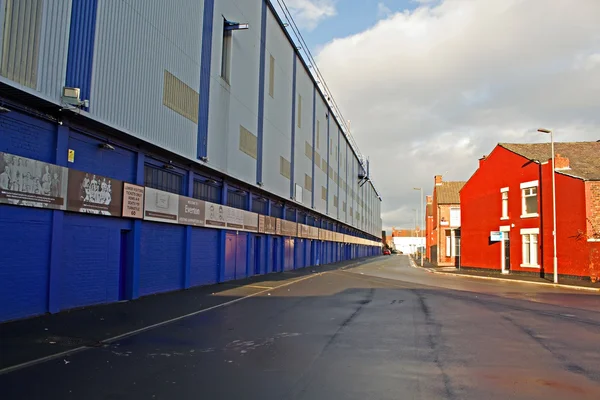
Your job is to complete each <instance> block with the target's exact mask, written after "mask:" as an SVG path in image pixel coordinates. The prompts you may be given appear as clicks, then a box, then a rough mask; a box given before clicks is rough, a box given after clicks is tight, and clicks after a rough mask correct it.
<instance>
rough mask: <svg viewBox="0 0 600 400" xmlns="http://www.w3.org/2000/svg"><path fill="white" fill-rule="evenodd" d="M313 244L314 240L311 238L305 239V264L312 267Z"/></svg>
mask: <svg viewBox="0 0 600 400" xmlns="http://www.w3.org/2000/svg"><path fill="white" fill-rule="evenodd" d="M312 244H313V241H312V240H309V239H305V240H304V266H305V267H310V266H311V265H313V262H312Z"/></svg>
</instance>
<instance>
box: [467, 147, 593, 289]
mask: <svg viewBox="0 0 600 400" xmlns="http://www.w3.org/2000/svg"><path fill="white" fill-rule="evenodd" d="M555 152H556V172H555V179H556V219H557V229H556V231H557V232H556V236H557V237H556V239H557V253H558V274H559V275H561V276H576V277H582V278H587V279H589V278H591V279H593V280H595V279H596V278H597V277H598V275H600V157H599V156H598V155H599V154H600V143H598V142H578V143H556V151H555ZM551 158H552V154H551V149H550V144H547V143H543V144H508V143H501V144H498V145H497V146H496V147H495V148H494V150H493V151H492V152H491V153H490V154H489V155H488V156H487V157H483V158H482V159H481V160H480V162H479V168H478V169H477V171H475V173H474V174H473V176H472V177H471V179H469V181H468V182H467V183H466V185H465V186H464V188H463V189H462V191H461V193H460V200H461V207H462V260H461V261H462V266H465V267H471V268H482V269H491V270H498V271H502V272H503V273H509V272H521V273H534V274H536V275H537V274H539V275H541V276H544V275H551V274H553V271H554V265H553V252H554V244H553V234H552V232H553V210H552V166H551ZM499 232H502V233H501V234H499Z"/></svg>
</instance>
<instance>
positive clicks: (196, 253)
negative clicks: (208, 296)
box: [190, 228, 220, 286]
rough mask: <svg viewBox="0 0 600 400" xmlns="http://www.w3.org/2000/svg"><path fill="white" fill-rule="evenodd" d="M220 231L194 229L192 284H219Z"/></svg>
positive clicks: (191, 268) (191, 267)
mask: <svg viewBox="0 0 600 400" xmlns="http://www.w3.org/2000/svg"><path fill="white" fill-rule="evenodd" d="M219 233H220V232H219V231H218V230H217V229H207V228H192V248H191V266H190V284H191V285H192V286H200V285H210V284H213V283H217V281H218V278H219Z"/></svg>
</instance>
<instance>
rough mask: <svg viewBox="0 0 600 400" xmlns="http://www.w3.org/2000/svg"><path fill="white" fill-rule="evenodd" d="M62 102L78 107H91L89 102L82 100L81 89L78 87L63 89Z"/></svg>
mask: <svg viewBox="0 0 600 400" xmlns="http://www.w3.org/2000/svg"><path fill="white" fill-rule="evenodd" d="M62 101H63V102H64V103H65V104H70V105H72V106H76V107H82V106H83V107H89V106H90V101H89V100H81V89H80V88H76V87H63V94H62Z"/></svg>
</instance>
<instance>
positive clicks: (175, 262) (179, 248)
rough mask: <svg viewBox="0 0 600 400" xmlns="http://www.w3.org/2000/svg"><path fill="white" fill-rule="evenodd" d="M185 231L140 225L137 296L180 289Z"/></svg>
mask: <svg viewBox="0 0 600 400" xmlns="http://www.w3.org/2000/svg"><path fill="white" fill-rule="evenodd" d="M184 233H185V227H183V226H177V225H170V224H160V223H154V222H146V221H144V222H143V223H142V240H141V248H140V253H141V257H140V265H141V267H140V295H142V296H144V295H148V294H152V293H160V292H167V291H171V290H177V289H181V288H182V287H183V264H184V252H183V250H184V243H185V241H184Z"/></svg>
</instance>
